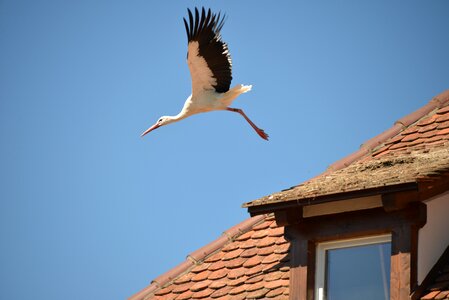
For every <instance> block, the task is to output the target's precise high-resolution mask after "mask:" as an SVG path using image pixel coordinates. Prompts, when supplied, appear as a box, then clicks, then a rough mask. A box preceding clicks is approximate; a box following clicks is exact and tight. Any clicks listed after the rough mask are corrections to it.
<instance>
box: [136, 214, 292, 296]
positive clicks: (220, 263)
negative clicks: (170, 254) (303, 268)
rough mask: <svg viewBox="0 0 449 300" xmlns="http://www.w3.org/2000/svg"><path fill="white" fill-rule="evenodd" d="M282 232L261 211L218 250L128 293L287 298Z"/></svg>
mask: <svg viewBox="0 0 449 300" xmlns="http://www.w3.org/2000/svg"><path fill="white" fill-rule="evenodd" d="M283 235H284V228H283V227H277V226H276V223H275V221H274V218H273V217H272V216H263V218H259V219H258V222H257V223H255V224H253V225H252V226H251V227H250V228H249V229H248V230H247V231H246V232H244V233H241V234H240V235H238V236H235V237H233V239H232V240H228V242H227V243H226V244H225V245H222V247H221V248H219V249H218V250H217V251H216V252H213V253H212V254H209V255H206V256H204V257H201V260H199V261H197V262H196V263H190V267H188V268H187V269H186V270H185V271H183V272H179V274H177V276H175V277H174V278H171V279H168V280H167V279H165V283H162V284H161V283H158V279H156V280H155V281H153V283H152V285H150V287H148V288H146V289H145V290H143V291H142V292H140V293H138V294H136V295H135V296H133V297H131V298H130V299H132V300H137V299H142V300H143V299H177V300H182V299H260V298H263V299H273V300H275V299H288V293H289V288H288V286H289V270H290V267H289V254H288V249H289V243H288V242H287V241H286V240H285V239H284V236H283ZM200 252H201V251H200ZM166 277H167V276H166ZM151 287H152V288H151Z"/></svg>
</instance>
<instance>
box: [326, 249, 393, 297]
mask: <svg viewBox="0 0 449 300" xmlns="http://www.w3.org/2000/svg"><path fill="white" fill-rule="evenodd" d="M390 253H391V243H390V242H386V243H379V244H370V245H363V246H355V247H347V248H337V249H328V250H327V251H326V264H325V265H326V270H325V299H328V300H340V299H345V300H348V299H349V300H351V299H354V300H355V299H357V300H358V299H367V300H379V299H385V300H388V299H390Z"/></svg>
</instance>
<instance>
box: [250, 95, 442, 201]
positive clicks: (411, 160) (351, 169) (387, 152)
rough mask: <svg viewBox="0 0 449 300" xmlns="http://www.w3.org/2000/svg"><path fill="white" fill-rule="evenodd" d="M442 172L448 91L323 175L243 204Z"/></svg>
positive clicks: (398, 181) (319, 194) (307, 196)
mask: <svg viewBox="0 0 449 300" xmlns="http://www.w3.org/2000/svg"><path fill="white" fill-rule="evenodd" d="M404 124H408V126H404ZM401 126H402V129H401V128H400V127H401ZM448 171H449V90H448V91H446V92H444V93H442V94H440V95H438V96H437V97H435V98H434V99H432V100H431V101H430V102H429V103H428V104H427V105H426V106H424V107H422V108H421V109H419V110H418V111H416V112H414V113H412V114H410V115H408V116H406V117H404V118H402V119H401V120H399V121H398V122H396V124H395V125H394V126H393V127H392V128H391V129H389V130H387V131H386V132H384V133H382V134H380V135H379V136H377V137H376V138H374V139H371V140H369V141H368V142H366V143H365V144H364V145H362V147H361V149H360V150H359V151H357V152H356V153H353V154H352V155H350V156H348V157H347V158H345V159H343V160H341V161H339V162H336V163H335V164H333V165H331V166H330V167H329V170H328V171H326V172H324V173H323V174H321V175H319V176H317V177H315V178H312V179H311V180H309V181H306V182H304V183H302V184H300V185H298V186H295V187H292V188H290V189H288V190H284V191H281V192H278V193H275V194H272V195H269V196H265V197H262V198H260V199H257V200H254V201H252V202H248V203H245V204H243V206H244V207H252V206H260V205H266V204H274V203H281V202H286V201H299V200H305V199H307V201H309V200H310V201H313V199H316V198H317V197H322V196H327V195H331V194H338V193H344V192H348V191H358V190H366V189H369V188H379V187H388V186H391V185H397V184H403V183H410V182H416V181H418V180H420V179H421V178H424V177H429V176H431V175H434V174H435V173H442V172H448Z"/></svg>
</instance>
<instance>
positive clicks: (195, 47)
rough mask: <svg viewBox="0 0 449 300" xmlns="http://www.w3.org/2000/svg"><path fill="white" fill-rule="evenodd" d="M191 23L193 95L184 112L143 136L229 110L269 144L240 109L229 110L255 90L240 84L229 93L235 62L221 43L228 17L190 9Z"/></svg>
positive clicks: (165, 119) (165, 118)
mask: <svg viewBox="0 0 449 300" xmlns="http://www.w3.org/2000/svg"><path fill="white" fill-rule="evenodd" d="M187 11H188V14H189V23H188V24H187V21H186V19H184V25H185V28H186V32H187V38H188V52H187V64H188V65H189V69H190V75H191V77H192V94H191V95H190V96H189V97H188V98H187V100H186V102H185V103H184V107H183V108H182V110H181V112H180V113H179V114H177V115H176V116H163V117H161V118H159V120H158V121H157V122H156V123H155V124H154V125H153V126H151V127H150V128H148V129H147V130H145V131H144V132H143V133H142V136H144V135H146V134H147V133H149V132H150V131H153V130H154V129H156V128H159V127H161V126H164V125H167V124H170V123H174V122H177V121H180V120H182V119H185V118H187V117H189V116H191V115H194V114H198V113H203V112H209V111H213V110H227V111H231V112H236V113H239V114H240V115H242V116H243V117H244V118H245V120H246V121H247V122H248V123H249V125H251V127H252V128H253V129H254V130H255V131H256V132H257V134H258V135H259V136H260V137H261V138H263V139H265V140H268V134H266V133H265V132H264V131H263V130H262V129H260V128H258V127H257V126H256V125H255V124H254V123H253V122H252V121H251V120H250V119H249V118H248V117H247V116H246V114H245V113H244V112H243V110H241V109H239V108H232V107H229V106H230V105H231V104H232V102H233V101H234V100H235V98H237V97H238V96H239V95H240V94H243V93H246V92H248V91H250V90H251V85H242V84H239V85H237V86H235V87H233V88H231V89H229V87H230V85H231V80H232V74H231V72H232V62H231V56H230V54H229V50H228V46H227V44H226V43H225V42H223V41H222V40H221V36H220V30H221V28H222V27H223V24H224V16H222V17H221V18H220V13H218V15H217V14H213V13H211V11H210V9H209V10H208V11H207V13H206V11H205V10H204V7H203V9H202V10H201V16H200V13H199V11H198V9H197V8H195V17H193V14H192V12H191V11H190V9H187Z"/></svg>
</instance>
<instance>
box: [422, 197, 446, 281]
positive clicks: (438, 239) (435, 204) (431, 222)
mask: <svg viewBox="0 0 449 300" xmlns="http://www.w3.org/2000/svg"><path fill="white" fill-rule="evenodd" d="M425 203H426V205H427V223H426V225H424V227H423V228H421V229H420V230H419V233H418V284H421V282H422V281H423V280H424V278H425V277H426V275H427V274H428V272H429V271H430V269H432V267H433V266H434V264H435V263H436V262H437V261H438V259H439V258H440V256H441V254H442V253H443V252H444V250H445V249H446V248H447V247H448V246H449V192H446V193H444V194H442V195H439V196H437V197H434V198H431V199H429V200H428V201H426V202H425Z"/></svg>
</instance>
